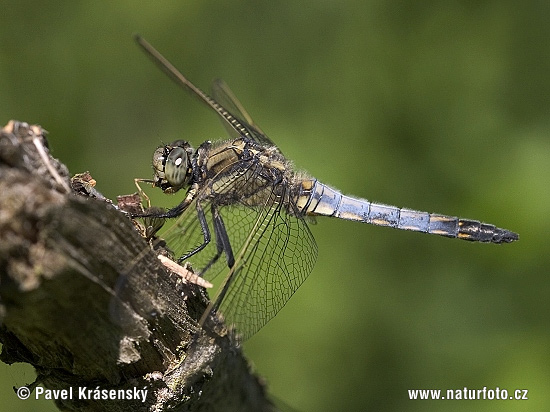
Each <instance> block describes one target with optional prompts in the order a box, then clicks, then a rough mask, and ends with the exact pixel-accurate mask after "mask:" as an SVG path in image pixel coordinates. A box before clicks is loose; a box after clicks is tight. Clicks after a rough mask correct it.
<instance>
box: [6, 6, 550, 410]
mask: <svg viewBox="0 0 550 412" xmlns="http://www.w3.org/2000/svg"><path fill="white" fill-rule="evenodd" d="M0 9H1V14H0V114H1V117H2V118H1V119H0V123H2V124H5V123H7V121H8V120H9V119H18V120H22V121H27V122H32V123H39V124H41V125H42V126H43V127H44V128H45V129H47V130H48V131H49V132H50V134H49V140H50V146H51V148H52V151H53V154H54V156H56V157H58V158H59V159H61V160H62V161H63V162H64V163H66V164H67V165H68V166H69V168H70V170H71V172H72V173H77V172H83V171H86V170H89V171H90V172H91V173H92V175H93V176H94V178H95V179H96V180H97V182H98V186H97V187H98V189H99V190H100V191H102V192H103V193H104V194H105V195H106V196H108V197H110V198H114V197H115V196H116V195H118V194H126V193H131V192H133V191H134V186H133V178H134V177H150V175H151V167H150V158H151V154H152V152H153V150H154V149H155V147H156V146H157V145H159V144H160V143H161V142H168V141H172V140H173V139H176V138H183V139H186V140H190V141H191V142H192V143H193V144H195V146H197V145H198V144H199V143H201V142H202V141H204V140H207V139H210V140H214V139H218V138H222V137H224V136H225V135H224V130H223V128H222V127H221V125H220V123H219V122H218V121H217V120H216V118H215V116H214V115H213V114H211V113H210V112H208V110H206V109H205V108H204V107H203V106H202V105H200V104H198V103H197V102H196V100H194V99H192V98H190V97H189V96H187V95H186V94H185V93H184V92H183V91H182V90H181V89H179V88H177V87H176V86H175V85H173V84H172V83H171V82H170V81H169V80H168V79H167V78H166V77H165V75H164V74H162V73H161V72H160V71H159V70H158V69H157V68H156V67H155V66H154V65H153V64H152V63H151V62H150V61H149V60H148V59H147V58H146V57H145V56H144V55H143V54H142V53H141V52H140V51H139V50H138V48H137V47H136V46H135V44H134V43H133V40H132V34H133V33H135V32H139V33H141V34H142V35H143V36H144V37H145V38H146V39H148V40H149V41H150V42H151V43H152V44H153V45H155V46H156V47H157V48H158V49H159V50H160V51H161V52H162V53H164V54H165V55H166V56H167V57H168V58H169V59H170V60H172V62H173V63H174V64H175V65H176V66H177V67H179V68H180V69H181V70H182V71H183V72H184V73H185V74H186V75H187V76H188V77H189V78H190V79H191V80H192V81H193V82H194V83H195V84H196V85H198V86H199V87H202V88H204V89H208V86H209V84H210V82H211V80H212V79H213V78H215V77H222V78H224V79H225V80H226V81H227V83H228V84H229V85H230V86H231V88H232V89H233V91H234V92H235V93H236V94H237V96H239V98H240V100H241V101H242V102H243V104H244V106H245V107H246V108H247V109H248V111H249V112H250V113H251V114H252V116H253V117H254V118H255V119H256V122H257V123H258V124H259V125H260V126H261V127H262V128H263V129H264V131H266V133H267V134H268V135H269V136H270V137H271V138H272V139H273V140H274V141H275V142H276V143H277V144H278V145H279V146H280V148H281V149H282V151H283V152H284V153H285V154H286V155H287V156H288V157H289V158H291V159H292V160H293V161H294V162H295V165H296V167H297V168H298V169H301V168H303V169H304V170H307V171H308V172H309V173H310V174H312V175H313V176H315V177H317V178H318V179H320V180H321V181H323V182H326V183H329V184H332V185H334V186H335V187H338V188H340V189H341V190H342V191H343V192H345V193H350V194H354V195H357V196H360V197H364V198H368V199H370V200H376V201H380V202H384V203H388V204H394V205H397V206H407V207H409V208H414V209H418V210H427V211H430V212H439V213H445V214H450V215H460V216H462V217H468V218H473V219H480V220H483V221H486V222H489V223H494V224H496V225H498V226H501V227H506V228H508V229H511V230H514V231H517V232H518V233H519V234H520V236H521V241H520V242H519V243H516V244H512V245H503V246H496V245H483V244H472V243H468V242H462V241H458V240H450V239H445V238H440V237H437V236H426V235H423V234H418V233H409V232H402V231H397V230H391V229H387V228H380V227H371V226H367V225H360V224H357V223H352V222H345V221H337V220H334V221H333V220H330V219H325V220H322V219H319V222H318V224H317V225H316V226H314V227H312V231H313V233H314V235H315V237H316V239H317V241H318V244H319V259H318V262H317V266H316V268H315V270H314V271H313V273H312V274H311V276H310V278H309V279H308V281H307V282H306V283H305V284H304V285H303V286H302V287H301V288H300V290H299V291H298V293H297V294H296V295H295V296H294V297H293V299H291V301H290V302H289V303H288V304H287V306H286V307H285V308H284V309H283V310H282V311H281V313H280V314H279V315H278V316H277V317H276V318H275V319H274V320H273V321H271V322H270V323H269V324H268V325H267V326H266V327H265V328H263V329H262V330H261V331H260V332H259V333H258V334H257V335H256V336H254V337H253V338H252V339H251V340H249V341H248V342H247V343H246V344H245V345H244V346H245V350H246V353H247V355H248V357H249V358H250V359H251V361H252V362H253V363H254V365H255V368H256V370H257V371H258V373H259V374H261V375H262V376H264V377H265V379H266V381H267V382H268V384H269V387H270V390H271V393H272V394H274V395H275V396H276V397H277V398H279V399H282V400H283V401H285V402H286V403H288V404H289V405H291V406H293V407H294V408H295V409H297V410H299V411H336V410H347V411H355V410H376V411H382V410H384V411H402V410H409V411H416V410H418V411H420V410H428V409H429V410H441V411H465V410H472V409H476V410H478V411H492V410H499V411H519V410H529V411H534V410H548V409H549V408H550V395H549V393H550V392H549V390H548V388H549V384H550V370H549V366H550V359H549V357H550V353H549V352H550V349H549V328H548V323H549V322H548V321H549V316H550V307H549V303H548V302H549V298H548V295H549V293H548V292H549V291H550V290H549V289H550V288H549V282H548V275H549V272H550V254H549V253H548V233H549V232H550V224H549V223H550V220H549V219H548V217H547V216H548V215H547V213H548V204H549V202H550V195H549V182H550V136H549V133H550V117H549V114H550V75H549V73H550V48H549V46H548V45H549V41H550V24H548V21H549V18H550V3H548V2H542V1H524V2H516V1H482V2H456V1H440V2H414V3H413V2H383V1H344V2H331V1H305V2H298V1H278V2H267V1H262V2H259V1H227V2H218V1H213V0H210V1H186V2H181V1H155V2H141V3H138V2H133V1H118V2H106V1H97V2H83V1H75V2H68V1H49V2H38V1H24V0H23V1H21V0H19V1H0ZM149 193H151V194H153V193H155V192H154V191H152V190H149ZM180 199H181V194H178V195H175V196H173V197H168V196H165V195H162V194H160V193H159V194H158V195H155V196H153V201H154V202H155V203H156V204H160V205H164V206H170V205H174V204H176V203H177V202H178V201H179V200H180ZM0 375H1V376H0V397H1V399H2V405H3V407H2V409H4V410H11V411H16V410H19V411H27V410H33V411H34V410H44V411H45V410H54V406H53V403H51V402H46V401H44V402H37V401H20V400H18V399H17V398H16V397H15V395H14V394H13V391H12V386H14V385H15V386H20V385H23V384H26V383H29V382H31V381H33V380H34V376H35V375H34V372H33V371H32V369H31V368H29V367H26V366H21V365H13V366H10V367H8V366H6V365H4V364H0ZM483 386H487V387H488V388H493V389H494V388H496V387H500V388H506V389H508V390H509V391H510V393H511V394H512V393H513V390H515V389H529V400H528V401H510V400H508V401H488V400H485V401H420V400H417V401H410V400H408V395H407V389H416V388H423V389H427V388H435V389H444V390H446V389H449V388H450V389H456V388H458V389H460V388H463V387H468V388H472V389H477V388H482V387H483ZM40 408H41V409H40Z"/></svg>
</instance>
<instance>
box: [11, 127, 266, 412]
mask: <svg viewBox="0 0 550 412" xmlns="http://www.w3.org/2000/svg"><path fill="white" fill-rule="evenodd" d="M48 153H49V152H48V149H47V142H46V139H45V133H44V131H43V130H42V129H41V128H40V127H39V126H29V125H28V124H26V123H20V122H14V121H11V122H10V123H8V125H7V126H6V127H4V129H2V131H1V132H0V322H1V323H0V325H1V326H0V341H1V342H2V344H3V346H2V353H1V354H0V359H1V360H2V361H3V362H5V363H8V364H11V363H14V362H26V363H30V364H31V365H33V366H34V368H35V369H36V372H37V375H38V377H37V380H36V382H35V383H33V384H31V386H30V387H31V388H33V389H35V390H37V389H38V390H39V391H42V389H41V388H46V389H49V390H53V389H58V390H63V389H69V388H71V387H72V388H73V399H58V400H56V401H55V402H56V404H57V406H58V407H59V408H60V409H62V410H88V411H95V410H102V411H121V410H128V409H135V410H144V411H148V410H151V411H152V410H154V411H163V410H167V409H171V410H178V411H179V410H181V411H210V410H211V411H226V410H227V411H246V410H250V411H263V410H266V411H269V410H274V407H273V405H272V403H271V402H270V401H269V400H268V398H267V396H266V393H265V387H264V385H263V383H262V382H261V380H260V379H259V378H258V377H256V376H255V375H254V374H252V373H251V371H250V367H249V365H248V362H247V361H246V359H245V358H244V357H243V355H242V352H241V350H240V348H239V347H238V345H237V344H235V343H234V341H235V340H234V339H232V338H231V336H230V334H228V333H227V332H223V333H214V332H209V333H206V332H205V331H199V332H197V319H198V318H200V316H201V314H202V312H203V310H204V309H205V307H206V305H207V296H206V294H205V292H204V289H203V288H201V287H199V286H197V285H195V284H192V283H189V282H186V281H185V280H184V279H182V278H181V277H180V276H178V275H175V274H173V273H168V271H167V270H166V268H165V267H164V266H163V265H162V264H161V263H160V262H159V260H158V259H157V256H156V254H155V253H154V252H153V250H152V249H151V247H150V246H149V244H148V243H147V241H146V240H145V239H144V238H143V237H142V236H140V234H139V233H138V231H136V230H135V227H134V225H133V224H132V221H131V220H130V219H129V218H128V217H127V215H126V214H124V213H123V212H121V211H120V210H118V208H117V207H115V206H114V205H113V204H112V203H111V202H110V201H109V200H107V199H105V198H103V197H102V196H101V195H100V194H99V192H97V191H96V190H95V188H94V187H93V186H94V181H93V180H92V179H91V178H90V177H89V175H85V176H86V177H84V178H83V177H80V178H77V179H74V180H73V182H72V183H73V185H72V187H71V185H70V180H69V173H68V170H67V168H66V167H65V166H64V165H63V164H61V163H60V162H59V161H57V160H56V159H54V158H52V157H51V156H50V155H49V154H48ZM77 193H79V194H84V196H79V195H78V194H77ZM37 385H40V388H37V387H36V386H37ZM79 388H86V390H88V391H91V392H84V397H83V396H82V395H83V393H82V392H79ZM136 388H137V389H138V390H144V389H145V390H146V391H147V392H146V397H145V401H144V402H142V399H141V398H140V399H118V400H112V399H104V398H105V397H107V398H110V397H111V396H113V394H115V395H116V396H122V395H124V397H126V398H134V397H135V395H136V392H135V389H136ZM111 390H129V392H128V391H127V392H112V391H111ZM109 391H111V392H109ZM130 393H131V395H130ZM31 396H34V395H31ZM89 396H90V397H91V399H90V398H89ZM97 396H99V397H100V398H101V399H95V398H96V397H97ZM140 396H141V393H140Z"/></svg>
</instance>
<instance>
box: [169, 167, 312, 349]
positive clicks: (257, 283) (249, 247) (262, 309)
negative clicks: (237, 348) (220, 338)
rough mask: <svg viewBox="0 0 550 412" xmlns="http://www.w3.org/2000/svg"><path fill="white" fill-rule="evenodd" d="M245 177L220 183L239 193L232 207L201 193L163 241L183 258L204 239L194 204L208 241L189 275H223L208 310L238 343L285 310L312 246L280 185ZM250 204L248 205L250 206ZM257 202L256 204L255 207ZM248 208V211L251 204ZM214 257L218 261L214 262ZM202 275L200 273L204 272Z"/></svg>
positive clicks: (308, 265)
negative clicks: (217, 220) (217, 222)
mask: <svg viewBox="0 0 550 412" xmlns="http://www.w3.org/2000/svg"><path fill="white" fill-rule="evenodd" d="M249 172H250V173H249V174H245V175H239V174H238V173H236V174H235V175H236V176H238V178H235V179H230V178H226V179H225V180H226V181H227V182H228V183H226V185H227V187H225V188H220V189H219V190H220V191H223V192H234V193H245V194H248V195H250V194H251V193H253V196H249V197H248V198H247V197H246V196H244V197H243V199H242V200H241V201H240V202H238V203H237V204H233V205H224V204H219V203H216V202H215V200H213V199H207V198H205V196H204V194H205V193H206V192H207V191H204V192H202V195H203V196H202V198H201V195H199V196H197V200H196V201H195V202H194V203H192V204H191V205H190V207H189V208H188V209H187V210H186V211H185V212H184V214H183V215H182V216H180V217H179V218H178V219H177V221H176V222H175V224H174V225H173V226H172V227H170V229H169V232H167V233H166V234H165V235H164V238H165V240H166V242H167V244H168V246H169V247H170V248H171V249H172V250H173V251H174V253H175V254H176V256H178V255H185V254H186V253H187V252H189V251H190V250H192V249H194V248H195V247H196V246H198V245H200V244H201V243H202V242H203V241H204V239H203V234H202V230H201V227H200V224H199V220H198V219H197V209H196V208H197V202H199V205H200V207H201V208H202V210H204V212H205V217H206V220H207V223H208V226H209V228H210V233H211V235H212V239H211V241H210V243H209V244H208V246H207V247H205V248H204V249H203V250H202V251H200V252H199V253H197V254H195V255H193V256H191V257H190V258H189V259H188V260H189V262H190V263H191V264H192V266H193V268H194V269H195V271H199V272H201V271H204V272H203V273H202V275H203V276H204V277H205V278H206V279H208V280H214V279H216V278H217V277H218V275H219V274H220V273H221V274H224V277H221V278H218V280H220V279H224V282H222V285H221V286H220V288H223V287H224V285H226V286H225V289H224V293H223V294H221V295H219V297H218V298H217V299H216V302H215V304H214V308H215V309H216V310H219V311H220V312H221V313H222V314H223V315H224V317H225V319H226V322H227V323H228V324H234V325H235V326H236V328H237V330H238V332H239V333H240V335H241V337H242V338H243V339H247V338H249V337H250V336H252V335H253V334H254V333H256V332H257V331H258V330H259V329H260V328H261V327H262V326H263V325H265V324H266V323H267V322H268V321H269V320H270V319H271V318H273V317H274V316H275V315H276V314H277V312H278V311H279V310H280V309H281V308H282V307H283V306H284V305H285V303H286V302H287V301H288V299H290V297H291V296H292V295H293V294H294V292H295V291H296V290H297V289H298V287H299V286H300V285H301V284H302V283H303V281H304V280H305V279H306V278H307V276H308V275H309V273H310V272H311V271H312V269H313V266H314V264H315V260H316V258H317V245H316V243H315V240H314V238H313V235H312V234H311V232H310V231H309V228H308V227H307V224H306V222H305V221H304V220H303V219H302V218H300V217H298V214H297V213H296V211H295V210H294V206H293V205H292V204H291V202H290V200H291V199H290V198H289V194H288V192H289V189H288V187H285V186H283V185H279V186H273V185H267V184H266V185H265V186H262V185H258V180H261V178H259V176H258V175H257V173H255V171H254V170H253V169H251V170H249ZM251 199H253V201H252V200H251ZM258 199H260V201H258ZM252 203H254V205H253V204H252ZM213 210H216V211H217V212H218V213H219V214H220V216H221V218H222V220H223V222H224V226H225V229H226V232H227V237H228V239H229V242H230V245H231V248H232V250H233V254H234V256H235V265H234V267H233V268H232V269H230V268H229V267H228V264H227V260H226V255H225V253H222V254H221V255H220V253H219V248H218V246H217V242H216V235H215V231H214V229H213V217H212V211H213ZM216 257H218V258H216ZM205 269H206V270H205Z"/></svg>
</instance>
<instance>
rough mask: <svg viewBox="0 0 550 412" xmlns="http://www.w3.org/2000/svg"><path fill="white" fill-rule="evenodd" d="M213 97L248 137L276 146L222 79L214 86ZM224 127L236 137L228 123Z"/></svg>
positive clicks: (263, 143) (217, 80)
mask: <svg viewBox="0 0 550 412" xmlns="http://www.w3.org/2000/svg"><path fill="white" fill-rule="evenodd" d="M212 96H213V97H214V99H216V101H217V102H218V104H219V105H220V106H222V107H224V108H225V110H226V111H227V112H229V113H231V115H233V117H234V118H235V119H237V120H238V122H239V123H240V126H241V128H240V129H242V130H246V134H245V136H246V137H249V138H250V139H252V140H255V141H256V142H258V143H260V144H262V145H267V146H275V144H274V143H273V142H272V141H271V139H270V138H269V137H267V136H266V134H265V133H264V132H263V131H262V130H261V129H260V127H259V126H258V125H257V124H255V123H254V120H252V117H251V116H250V115H249V114H248V112H247V111H246V109H245V108H244V107H243V105H242V104H241V102H240V101H239V99H237V97H236V96H235V94H234V93H233V92H232V91H231V89H230V88H229V86H228V85H227V83H225V82H224V81H223V80H221V79H216V80H215V81H214V83H213V84H212ZM224 126H225V127H226V129H227V131H228V132H229V134H230V136H233V137H236V136H235V134H234V128H233V127H229V126H227V122H224Z"/></svg>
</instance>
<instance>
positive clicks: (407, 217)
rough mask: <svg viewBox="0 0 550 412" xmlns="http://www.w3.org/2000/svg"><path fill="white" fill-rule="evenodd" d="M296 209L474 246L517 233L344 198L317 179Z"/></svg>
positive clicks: (510, 239) (508, 239)
mask: <svg viewBox="0 0 550 412" xmlns="http://www.w3.org/2000/svg"><path fill="white" fill-rule="evenodd" d="M297 206H298V209H299V210H300V211H301V213H303V214H305V215H309V216H329V217H336V218H339V219H346V220H355V221H358V222H362V223H370V224H371V225H377V226H389V227H393V228H397V229H402V230H412V231H415V232H423V233H430V234H433V235H439V236H446V237H452V238H458V239H464V240H470V241H474V242H486V243H509V242H513V241H515V240H518V239H519V236H518V235H517V233H514V232H510V231H509V230H506V229H501V228H498V227H496V226H494V225H490V224H487V223H482V222H479V221H477V220H470V219H459V218H458V217H453V216H445V215H439V214H435V213H428V212H419V211H416V210H410V209H405V208H398V207H395V206H388V205H382V204H379V203H372V202H369V201H368V200H364V199H357V198H353V197H350V196H345V195H343V194H341V193H340V192H339V191H337V190H335V189H333V188H331V187H329V186H326V185H324V184H322V183H320V182H319V181H317V180H315V179H311V180H305V181H303V182H301V190H300V195H299V196H298V199H297Z"/></svg>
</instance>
